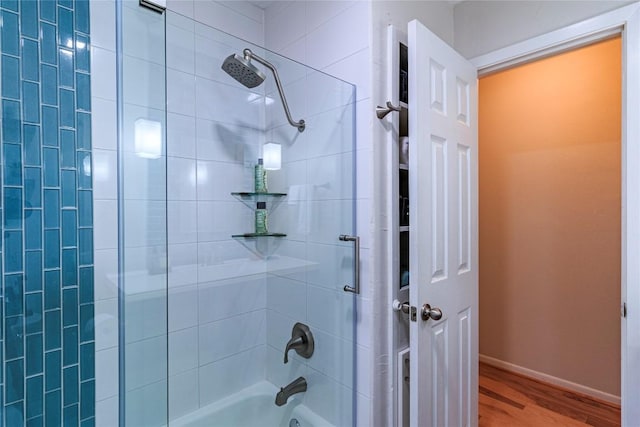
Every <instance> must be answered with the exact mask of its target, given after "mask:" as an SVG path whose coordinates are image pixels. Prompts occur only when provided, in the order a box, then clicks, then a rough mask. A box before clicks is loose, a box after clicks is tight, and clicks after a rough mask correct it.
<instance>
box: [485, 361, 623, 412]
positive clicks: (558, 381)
mask: <svg viewBox="0 0 640 427" xmlns="http://www.w3.org/2000/svg"><path fill="white" fill-rule="evenodd" d="M479 359H480V361H481V362H483V363H486V364H487V365H491V366H495V367H496V368H501V369H504V370H505V371H511V372H514V373H516V374H520V375H523V376H525V377H529V378H533V379H536V380H539V381H542V382H545V383H548V384H552V385H555V386H558V387H562V388H564V389H567V390H570V391H575V392H576V393H581V394H584V395H587V396H590V397H593V398H595V399H598V400H602V401H604V402H608V403H612V404H614V405H617V406H620V396H615V395H613V394H609V393H605V392H603V391H600V390H596V389H593V388H591V387H587V386H584V385H581V384H576V383H573V382H571V381H567V380H563V379H562V378H557V377H554V376H551V375H548V374H543V373H542V372H538V371H534V370H532V369H528V368H523V367H522V366H518V365H514V364H513V363H509V362H505V361H502V360H499V359H496V358H493V357H489V356H485V355H484V354H481V355H480V356H479Z"/></svg>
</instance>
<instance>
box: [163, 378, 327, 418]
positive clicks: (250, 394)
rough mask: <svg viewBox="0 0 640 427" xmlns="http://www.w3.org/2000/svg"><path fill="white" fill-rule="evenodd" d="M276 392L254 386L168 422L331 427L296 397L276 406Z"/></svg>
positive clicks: (265, 385)
mask: <svg viewBox="0 0 640 427" xmlns="http://www.w3.org/2000/svg"><path fill="white" fill-rule="evenodd" d="M277 392H278V389H277V388H276V387H275V386H274V385H273V384H271V383H269V382H267V381H262V382H260V383H257V384H254V385H252V386H250V387H247V388H245V389H244V390H241V391H240V392H238V393H235V394H232V395H231V396H228V397H226V398H224V399H222V400H219V401H217V402H214V403H210V404H209V405H207V406H204V407H202V408H200V409H198V410H196V411H194V412H191V413H189V414H187V415H184V416H182V417H180V418H178V419H176V420H174V421H171V422H169V427H289V425H290V424H289V423H290V422H291V420H292V419H296V420H297V421H298V424H296V423H295V422H293V424H291V425H292V426H299V427H333V425H332V424H330V423H329V422H328V421H327V420H325V419H324V418H322V417H320V416H319V415H318V414H316V413H315V412H313V411H312V410H311V409H309V408H308V407H306V406H305V405H304V404H303V403H302V402H301V400H300V398H299V396H300V395H298V396H292V397H290V398H289V402H288V403H287V404H286V405H284V406H276V404H275V399H276V393H277Z"/></svg>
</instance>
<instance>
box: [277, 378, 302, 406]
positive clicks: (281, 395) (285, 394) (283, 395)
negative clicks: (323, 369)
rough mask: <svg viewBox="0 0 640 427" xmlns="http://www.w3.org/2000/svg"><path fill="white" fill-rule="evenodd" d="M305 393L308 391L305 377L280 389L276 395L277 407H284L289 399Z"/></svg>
mask: <svg viewBox="0 0 640 427" xmlns="http://www.w3.org/2000/svg"><path fill="white" fill-rule="evenodd" d="M303 391H307V380H306V379H304V377H298V378H297V379H296V380H294V381H293V382H291V383H290V384H289V385H287V386H285V387H281V388H280V391H279V392H278V394H276V405H278V406H282V405H284V404H286V403H287V400H289V397H291V396H293V395H294V394H296V393H302V392H303Z"/></svg>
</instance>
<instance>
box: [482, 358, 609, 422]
mask: <svg viewBox="0 0 640 427" xmlns="http://www.w3.org/2000/svg"><path fill="white" fill-rule="evenodd" d="M479 413H480V421H479V425H480V427H489V426H492V427H493V426H508V427H512V426H513V427H516V426H531V427H552V426H562V427H565V426H566V427H570V426H598V427H610V426H611V427H613V426H619V425H620V408H619V407H617V406H615V405H610V404H608V403H604V402H602V401H599V400H594V399H591V398H589V397H587V396H584V395H581V394H576V393H573V392H570V391H567V390H564V389H560V388H556V387H554V386H550V385H548V384H543V383H540V382H538V381H535V380H532V379H529V378H525V377H522V376H520V375H517V374H513V373H510V372H507V371H503V370H501V369H498V368H494V367H492V366H489V365H486V364H484V363H481V364H480V397H479Z"/></svg>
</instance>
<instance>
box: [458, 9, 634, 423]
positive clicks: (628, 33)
mask: <svg viewBox="0 0 640 427" xmlns="http://www.w3.org/2000/svg"><path fill="white" fill-rule="evenodd" d="M618 34H621V35H622V146H621V148H622V149H621V157H622V189H621V190H622V193H621V196H622V206H621V207H622V211H621V214H622V218H621V240H622V241H621V299H622V301H621V304H622V303H623V302H624V303H626V305H627V317H626V318H623V319H622V325H621V343H622V353H621V354H622V361H621V372H622V375H621V380H622V387H621V408H622V425H623V426H625V425H631V421H632V420H638V419H640V406H638V405H634V404H633V402H632V400H631V399H632V397H633V396H634V395H640V385H634V381H633V380H630V379H628V378H626V377H628V376H629V374H630V373H631V370H633V367H630V366H629V365H628V363H629V361H630V360H633V359H634V358H635V359H640V334H637V333H636V334H635V336H634V334H633V333H632V332H633V331H639V330H640V314H638V312H639V311H640V262H638V261H637V260H638V259H640V221H639V220H637V219H636V220H634V218H640V3H634V4H631V5H628V6H624V7H621V8H619V9H615V10H613V11H611V12H607V13H604V14H601V15H598V16H596V17H593V18H590V19H587V20H585V21H582V22H579V23H577V24H573V25H570V26H567V27H564V28H561V29H559V30H556V31H552V32H550V33H547V34H543V35H541V36H537V37H533V38H531V39H528V40H525V41H523V42H520V43H516V44H513V45H511V46H508V47H505V48H502V49H497V50H495V51H493V52H490V53H488V54H485V55H480V56H477V57H475V58H472V59H471V60H470V61H471V63H472V64H474V65H475V66H476V68H477V69H478V76H482V75H486V74H489V73H492V72H496V71H499V70H505V69H508V68H511V67H514V66H517V65H522V64H525V63H527V62H531V61H535V60H538V59H542V58H544V57H548V56H551V55H555V54H558V53H561V52H564V51H568V50H571V49H575V48H578V47H581V46H586V45H588V44H591V43H595V42H598V41H601V40H604V39H607V38H609V37H611V36H614V35H618ZM630 189H631V190H630ZM634 356H635V357H634ZM636 365H638V362H636ZM630 368H631V370H630ZM636 368H637V367H636ZM625 373H626V374H627V375H626V376H625ZM638 374H639V375H640V372H638ZM635 383H636V384H637V383H638V381H636V382H635Z"/></svg>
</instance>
